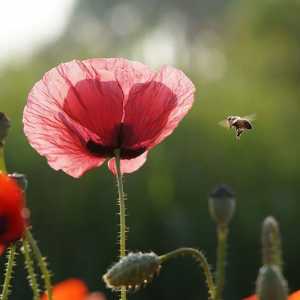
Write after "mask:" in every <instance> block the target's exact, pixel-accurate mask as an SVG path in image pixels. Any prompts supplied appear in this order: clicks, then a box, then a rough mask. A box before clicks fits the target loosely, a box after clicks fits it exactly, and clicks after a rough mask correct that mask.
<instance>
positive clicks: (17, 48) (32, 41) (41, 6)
mask: <svg viewBox="0 0 300 300" xmlns="http://www.w3.org/2000/svg"><path fill="white" fill-rule="evenodd" d="M74 2H75V0H51V1H43V0H0V66H1V65H3V64H5V63H6V62H7V61H9V60H13V59H14V58H16V57H17V56H18V57H20V56H21V57H23V56H26V55H31V54H32V53H33V52H34V50H35V49H37V48H38V47H39V46H42V45H44V44H45V43H47V42H49V41H51V40H53V39H55V38H57V37H58V36H59V35H60V34H61V33H62V32H63V30H64V28H65V26H66V25H67V24H68V20H69V17H70V15H71V13H72V8H73V5H74Z"/></svg>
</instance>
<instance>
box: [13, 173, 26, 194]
mask: <svg viewBox="0 0 300 300" xmlns="http://www.w3.org/2000/svg"><path fill="white" fill-rule="evenodd" d="M8 176H9V177H10V178H13V179H14V180H15V181H16V182H17V184H18V185H19V187H20V188H21V189H22V190H23V191H26V189H27V186H28V180H27V178H26V175H24V174H21V173H12V174H9V175H8Z"/></svg>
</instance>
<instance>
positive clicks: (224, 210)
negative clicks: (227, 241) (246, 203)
mask: <svg viewBox="0 0 300 300" xmlns="http://www.w3.org/2000/svg"><path fill="white" fill-rule="evenodd" d="M208 205H209V211H210V214H211V217H212V218H213V220H214V221H215V222H216V223H217V224H218V225H221V226H222V225H223V226H226V225H228V224H229V222H230V221H231V219H232V217H233V214H234V211H235V196H234V193H233V191H232V190H231V188H230V187H228V186H226V185H219V186H217V187H216V188H215V189H214V190H213V192H212V193H211V194H210V197H209V201H208Z"/></svg>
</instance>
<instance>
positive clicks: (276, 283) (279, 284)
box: [256, 265, 288, 300]
mask: <svg viewBox="0 0 300 300" xmlns="http://www.w3.org/2000/svg"><path fill="white" fill-rule="evenodd" d="M256 294H257V296H258V298H259V299H260V300H287V298H288V287H287V282H286V280H285V279H284V277H283V275H282V273H281V272H280V269H279V268H278V267H277V266H271V265H267V266H263V267H262V268H261V269H260V271H259V274H258V278H257V282H256Z"/></svg>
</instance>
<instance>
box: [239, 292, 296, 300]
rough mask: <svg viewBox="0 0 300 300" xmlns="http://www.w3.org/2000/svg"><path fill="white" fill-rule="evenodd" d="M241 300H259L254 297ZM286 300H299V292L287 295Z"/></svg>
mask: <svg viewBox="0 0 300 300" xmlns="http://www.w3.org/2000/svg"><path fill="white" fill-rule="evenodd" d="M243 300H259V299H258V297H257V296H256V295H252V296H250V297H247V298H244V299H243ZM288 300H300V290H299V291H296V292H294V293H292V294H290V295H289V297H288Z"/></svg>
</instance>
